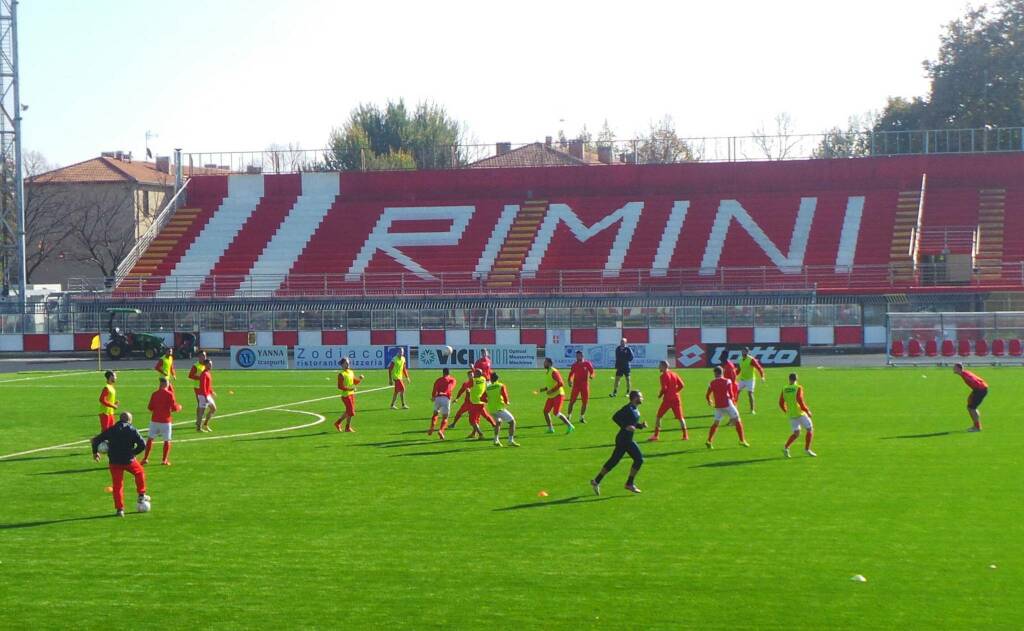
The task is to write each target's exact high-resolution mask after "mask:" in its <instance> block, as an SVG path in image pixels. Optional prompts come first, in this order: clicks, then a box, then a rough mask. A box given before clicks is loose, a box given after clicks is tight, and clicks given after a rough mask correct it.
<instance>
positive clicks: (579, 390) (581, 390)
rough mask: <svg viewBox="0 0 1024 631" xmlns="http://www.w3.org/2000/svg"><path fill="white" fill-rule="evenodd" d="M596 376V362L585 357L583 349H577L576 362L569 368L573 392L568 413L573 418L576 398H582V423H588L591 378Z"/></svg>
mask: <svg viewBox="0 0 1024 631" xmlns="http://www.w3.org/2000/svg"><path fill="white" fill-rule="evenodd" d="M593 378H594V364H592V363H590V362H589V361H588V360H586V359H583V351H576V363H575V364H573V365H572V367H570V368H569V386H570V387H571V388H572V394H570V395H569V413H568V414H567V415H566V416H568V417H569V420H572V408H573V406H574V405H576V399H579V400H580V423H586V422H587V419H586V418H585V417H586V416H587V403H589V402H590V380H591V379H593Z"/></svg>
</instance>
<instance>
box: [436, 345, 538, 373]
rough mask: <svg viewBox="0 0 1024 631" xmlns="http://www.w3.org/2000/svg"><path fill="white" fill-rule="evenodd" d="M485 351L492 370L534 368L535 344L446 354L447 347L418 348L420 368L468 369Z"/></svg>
mask: <svg viewBox="0 0 1024 631" xmlns="http://www.w3.org/2000/svg"><path fill="white" fill-rule="evenodd" d="M485 348H486V349H487V352H488V353H490V355H491V366H492V367H493V368H536V367H537V346H536V345H535V344H508V345H497V346H488V345H486V344H485V345H483V346H456V347H454V348H452V349H451V352H448V349H449V347H447V346H420V347H419V357H418V359H419V364H418V366H419V367H420V368H445V367H447V368H469V367H470V366H472V365H473V364H474V363H476V360H478V359H480V351H481V350H483V349H485Z"/></svg>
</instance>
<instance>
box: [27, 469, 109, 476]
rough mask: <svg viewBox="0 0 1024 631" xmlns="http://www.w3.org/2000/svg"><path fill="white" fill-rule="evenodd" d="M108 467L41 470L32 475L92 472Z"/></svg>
mask: <svg viewBox="0 0 1024 631" xmlns="http://www.w3.org/2000/svg"><path fill="white" fill-rule="evenodd" d="M107 470H108V469H107V467H89V468H87V469H64V470H63V471H41V472H39V473H33V474H32V475H68V474H71V473H91V472H93V471H107Z"/></svg>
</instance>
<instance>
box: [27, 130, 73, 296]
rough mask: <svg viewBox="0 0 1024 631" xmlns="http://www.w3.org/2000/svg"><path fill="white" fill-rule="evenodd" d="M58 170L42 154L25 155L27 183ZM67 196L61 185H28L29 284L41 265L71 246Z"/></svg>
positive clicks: (30, 153)
mask: <svg viewBox="0 0 1024 631" xmlns="http://www.w3.org/2000/svg"><path fill="white" fill-rule="evenodd" d="M56 168H57V167H56V165H53V164H51V163H50V162H49V160H47V159H46V156H44V155H43V154H41V153H40V152H38V151H31V150H30V151H26V152H25V153H24V154H23V155H22V170H23V172H24V174H25V179H26V180H30V178H32V177H34V176H37V175H40V174H42V173H46V172H48V171H52V170H54V169H56ZM66 197H67V193H66V191H65V190H64V189H63V187H61V186H53V185H49V184H36V185H32V184H31V182H29V183H28V184H27V185H26V186H25V277H26V280H27V281H28V282H29V283H31V282H32V274H33V273H34V272H35V271H36V270H37V269H39V266H40V265H42V264H43V263H45V262H47V261H49V260H51V259H52V258H54V257H55V256H60V255H61V253H62V252H63V251H64V249H65V246H66V245H67V242H68V236H69V234H70V232H71V227H72V226H71V224H72V222H71V221H69V215H68V201H69V200H68V199H66Z"/></svg>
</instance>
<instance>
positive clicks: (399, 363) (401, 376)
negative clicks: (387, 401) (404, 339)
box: [388, 346, 412, 410]
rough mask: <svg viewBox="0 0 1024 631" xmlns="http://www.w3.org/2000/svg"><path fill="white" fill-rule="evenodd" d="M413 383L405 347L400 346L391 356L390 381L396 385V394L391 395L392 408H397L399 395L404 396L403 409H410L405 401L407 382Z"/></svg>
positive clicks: (389, 366)
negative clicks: (396, 403) (396, 402)
mask: <svg viewBox="0 0 1024 631" xmlns="http://www.w3.org/2000/svg"><path fill="white" fill-rule="evenodd" d="M406 381H408V382H409V383H412V379H410V378H409V368H408V366H406V361H405V348H403V347H401V346H399V347H398V354H397V355H395V356H394V357H392V358H391V363H390V364H388V383H389V384H391V385H393V386H394V387H395V392H394V394H392V395H391V409H392V410H394V409H396V408H395V401H397V400H398V398H399V397H401V398H402V409H403V410H408V409H409V406H408V405H406V403H405V382H406Z"/></svg>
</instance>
